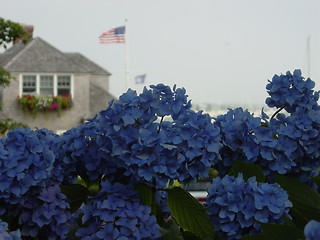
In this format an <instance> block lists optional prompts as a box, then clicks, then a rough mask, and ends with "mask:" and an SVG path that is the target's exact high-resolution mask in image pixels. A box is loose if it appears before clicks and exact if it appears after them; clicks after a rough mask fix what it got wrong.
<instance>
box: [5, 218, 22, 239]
mask: <svg viewBox="0 0 320 240" xmlns="http://www.w3.org/2000/svg"><path fill="white" fill-rule="evenodd" d="M0 239H3V240H21V234H20V230H16V231H10V232H9V231H8V223H6V222H3V221H2V220H1V219H0Z"/></svg>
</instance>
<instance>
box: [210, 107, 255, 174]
mask: <svg viewBox="0 0 320 240" xmlns="http://www.w3.org/2000/svg"><path fill="white" fill-rule="evenodd" d="M214 124H215V125H217V127H219V128H220V131H221V142H222V145H223V147H222V149H221V151H220V152H221V157H222V159H223V161H219V162H218V163H217V165H216V166H215V167H216V169H217V170H218V171H219V172H220V174H221V175H225V173H226V172H227V171H228V170H229V168H230V167H231V166H232V164H233V163H234V161H235V160H242V161H247V162H252V163H255V162H256V161H257V159H258V157H259V145H258V142H257V139H256V136H255V135H254V132H255V130H256V129H257V128H259V127H260V124H261V119H260V118H259V117H254V116H253V114H251V113H250V112H249V111H248V110H243V109H242V108H241V107H239V108H236V109H229V111H228V112H227V113H226V114H224V115H219V116H218V117H217V118H216V121H215V123H214Z"/></svg>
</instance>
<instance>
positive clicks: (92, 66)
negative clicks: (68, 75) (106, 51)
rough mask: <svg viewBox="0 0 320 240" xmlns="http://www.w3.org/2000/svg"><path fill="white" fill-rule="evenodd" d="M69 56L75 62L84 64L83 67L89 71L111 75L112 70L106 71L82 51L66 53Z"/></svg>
mask: <svg viewBox="0 0 320 240" xmlns="http://www.w3.org/2000/svg"><path fill="white" fill-rule="evenodd" d="M65 54H66V55H67V56H68V57H69V58H71V59H72V60H73V61H74V62H75V63H77V64H78V65H80V66H82V67H83V68H86V69H87V70H88V71H89V72H91V73H92V74H97V75H105V74H107V75H111V73H110V72H108V71H106V70H105V69H103V68H102V67H100V66H99V65H97V64H96V63H94V62H92V61H91V60H89V59H88V58H86V57H85V56H83V55H82V54H80V53H65Z"/></svg>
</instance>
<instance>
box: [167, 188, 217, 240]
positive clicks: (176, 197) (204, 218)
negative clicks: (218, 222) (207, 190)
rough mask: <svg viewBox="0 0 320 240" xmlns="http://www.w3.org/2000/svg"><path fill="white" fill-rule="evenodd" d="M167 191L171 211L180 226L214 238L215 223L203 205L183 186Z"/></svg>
mask: <svg viewBox="0 0 320 240" xmlns="http://www.w3.org/2000/svg"><path fill="white" fill-rule="evenodd" d="M166 191H167V192H168V205H169V208H170V211H171V213H172V216H173V217H174V218H175V220H176V221H177V223H178V224H179V226H180V227H182V228H183V229H185V230H187V231H190V232H192V233H193V234H195V235H196V236H198V237H200V238H203V239H213V238H214V230H213V224H212V223H211V221H210V220H209V218H208V215H207V214H206V213H205V209H204V208H203V206H202V205H201V204H200V203H199V202H198V201H197V200H196V199H195V198H194V197H193V196H192V195H191V194H190V193H188V192H187V191H186V190H184V189H182V188H179V187H174V188H170V189H167V190H166Z"/></svg>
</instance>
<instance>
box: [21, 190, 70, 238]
mask: <svg viewBox="0 0 320 240" xmlns="http://www.w3.org/2000/svg"><path fill="white" fill-rule="evenodd" d="M70 219H71V212H70V211H69V203H68V202H67V199H66V196H65V195H64V194H62V193H61V192H60V187H59V186H58V185H54V186H49V187H46V188H43V189H42V191H41V193H40V194H39V195H38V196H36V197H34V198H28V201H26V202H25V204H24V206H23V211H22V213H21V214H20V215H19V225H20V226H21V234H22V235H23V236H29V237H30V236H31V237H39V238H40V239H41V238H43V239H49V240H55V239H66V238H67V234H68V233H69V231H70V228H69V225H68V223H69V220H70Z"/></svg>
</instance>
